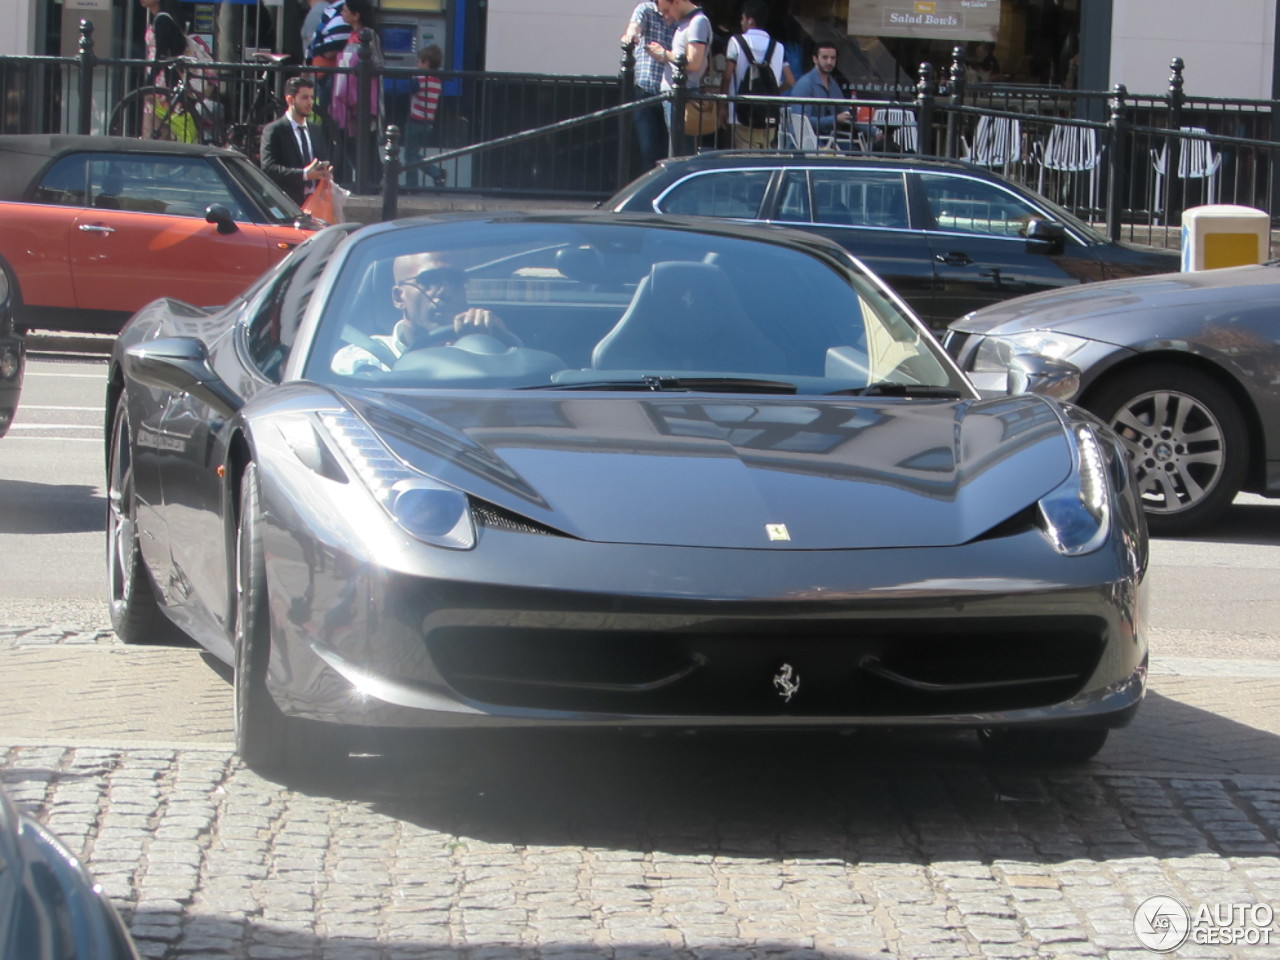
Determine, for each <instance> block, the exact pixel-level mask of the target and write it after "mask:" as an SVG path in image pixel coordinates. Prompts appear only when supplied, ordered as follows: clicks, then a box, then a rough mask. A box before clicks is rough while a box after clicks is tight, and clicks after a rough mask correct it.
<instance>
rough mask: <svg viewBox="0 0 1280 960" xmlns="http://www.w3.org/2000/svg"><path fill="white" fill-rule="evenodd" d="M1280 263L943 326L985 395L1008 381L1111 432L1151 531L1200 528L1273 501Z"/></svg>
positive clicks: (1098, 289) (1128, 287) (1277, 458)
mask: <svg viewBox="0 0 1280 960" xmlns="http://www.w3.org/2000/svg"><path fill="white" fill-rule="evenodd" d="M1278 266H1280V264H1277V263H1268V264H1261V265H1255V266H1247V267H1235V268H1231V269H1223V270H1209V271H1202V272H1198V273H1171V274H1162V275H1158V276H1150V277H1140V278H1136V279H1132V280H1115V281H1110V282H1106V283H1095V284H1087V285H1084V286H1079V287H1071V288H1069V289H1065V290H1059V291H1054V292H1052V293H1045V294H1036V295H1033V296H1028V297H1020V298H1018V299H1016V300H1009V301H1006V302H1004V303H1001V304H997V305H995V306H992V307H988V308H986V309H983V310H979V311H976V312H974V313H971V314H969V315H968V316H966V317H963V318H962V319H960V320H958V321H956V322H955V323H953V324H952V325H951V327H950V329H949V330H948V332H947V335H946V346H947V349H948V350H949V351H950V352H951V354H952V356H954V357H955V358H956V359H957V360H958V361H959V363H960V365H961V367H962V368H963V369H964V370H966V371H967V372H968V373H969V376H970V378H971V379H972V380H973V382H974V384H975V385H976V386H977V387H978V388H979V390H981V391H982V392H984V393H987V392H990V393H1000V394H1003V393H1004V392H1005V390H1006V388H1007V385H1008V384H1009V382H1010V377H1011V376H1013V377H1015V378H1024V379H1025V381H1026V387H1027V389H1029V390H1031V391H1033V392H1038V393H1047V394H1051V395H1053V396H1055V397H1057V398H1058V399H1063V400H1072V401H1075V402H1077V403H1079V404H1080V405H1081V406H1083V407H1085V408H1086V409H1088V410H1089V411H1091V412H1092V413H1094V414H1095V415H1096V416H1098V417H1099V418H1101V419H1102V420H1104V421H1106V422H1107V423H1108V424H1109V425H1110V426H1111V427H1112V428H1113V429H1115V431H1116V432H1117V433H1118V434H1120V436H1121V437H1122V438H1123V440H1124V442H1125V443H1126V445H1127V446H1128V448H1129V451H1130V453H1131V455H1132V458H1133V463H1134V467H1135V472H1136V474H1137V477H1138V484H1139V487H1140V490H1141V494H1142V501H1143V505H1144V508H1145V510H1146V513H1147V519H1148V523H1149V525H1150V527H1151V529H1152V531H1153V532H1156V533H1161V534H1173V535H1177V534H1184V533H1188V532H1190V531H1192V530H1194V529H1197V528H1200V527H1203V526H1205V525H1206V524H1208V523H1210V522H1211V521H1213V520H1214V518H1216V517H1217V516H1218V515H1219V514H1221V513H1222V511H1223V510H1225V509H1226V507H1227V506H1228V505H1229V504H1230V503H1231V501H1232V499H1233V498H1234V497H1235V495H1236V494H1237V493H1239V492H1240V491H1242V490H1244V491H1248V492H1250V493H1257V494H1261V495H1263V496H1267V497H1276V496H1280V347H1278V341H1280V269H1277V267H1278Z"/></svg>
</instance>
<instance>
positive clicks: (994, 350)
mask: <svg viewBox="0 0 1280 960" xmlns="http://www.w3.org/2000/svg"><path fill="white" fill-rule="evenodd" d="M1091 343H1093V341H1092V340H1086V339H1084V338H1083V337H1073V336H1071V335H1069V334H1065V333H1055V332H1054V331H1052V330H1028V331H1026V332H1025V333H1011V334H1008V335H1001V336H992V337H986V338H984V339H983V341H982V342H981V343H980V344H978V349H977V351H976V352H975V353H974V356H973V372H974V373H998V372H1002V371H1004V370H1007V369H1008V368H1009V362H1010V361H1011V360H1012V359H1013V358H1014V357H1016V356H1017V355H1018V354H1020V353H1033V354H1039V355H1040V356H1042V357H1052V358H1053V359H1054V360H1070V359H1071V357H1072V356H1074V355H1075V354H1076V353H1078V352H1079V351H1081V350H1083V349H1084V348H1085V347H1087V346H1089V345H1090V344H1091Z"/></svg>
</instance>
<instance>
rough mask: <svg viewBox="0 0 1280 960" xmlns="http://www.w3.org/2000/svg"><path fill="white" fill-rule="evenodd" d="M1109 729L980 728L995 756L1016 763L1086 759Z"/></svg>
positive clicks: (1099, 746)
mask: <svg viewBox="0 0 1280 960" xmlns="http://www.w3.org/2000/svg"><path fill="white" fill-rule="evenodd" d="M1110 732H1111V731H1110V730H1106V729H1101V730H1093V729H1087V728H1075V727H995V728H987V729H983V730H979V731H978V742H979V743H980V744H982V749H983V750H984V751H985V752H986V754H987V756H988V757H990V758H991V759H992V760H996V761H998V762H1000V763H1017V764H1028V765H1030V764H1035V765H1043V764H1064V763H1084V762H1085V761H1086V760H1089V759H1091V758H1092V757H1093V756H1094V755H1095V754H1097V752H1098V751H1099V750H1101V749H1102V748H1103V746H1104V745H1105V744H1106V742H1107V734H1108V733H1110Z"/></svg>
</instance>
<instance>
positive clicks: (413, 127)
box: [404, 120, 444, 187]
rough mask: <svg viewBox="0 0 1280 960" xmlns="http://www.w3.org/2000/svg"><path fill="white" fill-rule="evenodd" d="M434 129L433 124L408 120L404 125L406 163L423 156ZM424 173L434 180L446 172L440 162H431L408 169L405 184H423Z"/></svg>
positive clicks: (411, 185)
mask: <svg viewBox="0 0 1280 960" xmlns="http://www.w3.org/2000/svg"><path fill="white" fill-rule="evenodd" d="M432 130H433V125H431V124H427V123H420V122H418V121H416V120H409V121H406V123H405V125H404V162H405V163H414V162H416V161H418V160H421V159H422V158H423V152H424V151H425V150H426V147H427V140H428V139H429V138H430V135H431V133H432ZM424 173H425V174H426V175H427V176H428V177H431V179H433V180H439V179H440V177H441V176H442V175H443V174H444V168H443V167H441V166H440V165H439V164H438V163H431V164H428V165H427V166H425V167H419V168H417V169H416V170H406V171H405V174H404V178H405V186H408V187H418V186H421V185H422V175H423V174H424Z"/></svg>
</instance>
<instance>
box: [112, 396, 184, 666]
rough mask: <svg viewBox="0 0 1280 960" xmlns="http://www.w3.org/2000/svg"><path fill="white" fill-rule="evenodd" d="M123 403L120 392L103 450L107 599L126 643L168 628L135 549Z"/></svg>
mask: <svg viewBox="0 0 1280 960" xmlns="http://www.w3.org/2000/svg"><path fill="white" fill-rule="evenodd" d="M127 406H128V405H127V403H126V402H125V398H124V397H123V396H121V397H120V400H119V402H118V403H117V404H116V409H115V415H114V416H113V417H112V418H111V446H110V447H109V448H108V451H107V603H108V606H109V609H110V614H111V626H112V628H113V629H114V630H115V632H116V636H118V637H119V638H120V639H121V640H122V641H124V642H125V643H147V642H155V641H157V640H162V639H165V638H166V637H167V636H168V635H169V634H170V628H169V621H168V620H167V619H166V618H165V617H164V615H163V614H161V613H160V609H159V606H158V604H157V603H156V595H155V591H154V589H153V588H152V586H151V580H150V578H149V575H148V573H147V570H146V567H145V566H144V565H143V562H142V551H141V550H140V549H139V547H138V527H137V523H136V522H135V518H136V516H137V503H136V502H135V500H134V496H133V448H132V445H131V443H130V435H129V414H128V411H127Z"/></svg>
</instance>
